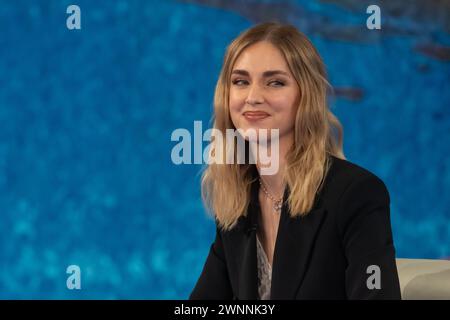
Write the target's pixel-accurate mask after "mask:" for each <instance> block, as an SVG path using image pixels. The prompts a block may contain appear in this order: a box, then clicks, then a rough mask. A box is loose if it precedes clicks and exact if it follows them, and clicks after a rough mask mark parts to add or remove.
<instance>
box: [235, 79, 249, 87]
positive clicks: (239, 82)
mask: <svg viewBox="0 0 450 320" xmlns="http://www.w3.org/2000/svg"><path fill="white" fill-rule="evenodd" d="M246 83H247V81H245V80H242V79H236V80H233V84H234V85H238V86H240V85H242V84H246Z"/></svg>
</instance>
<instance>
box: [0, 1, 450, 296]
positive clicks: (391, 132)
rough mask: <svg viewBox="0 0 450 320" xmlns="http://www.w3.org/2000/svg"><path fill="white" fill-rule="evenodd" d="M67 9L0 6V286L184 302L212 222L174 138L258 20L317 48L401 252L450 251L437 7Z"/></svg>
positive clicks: (277, 4) (137, 4)
mask: <svg viewBox="0 0 450 320" xmlns="http://www.w3.org/2000/svg"><path fill="white" fill-rule="evenodd" d="M385 2H387V1H385ZM72 3H74V2H73V1H60V0H42V1H33V0H22V1H0V48H1V49H0V214H1V224H0V271H1V273H0V298H69V299H72V298H73V299H83V298H89V299H90V298H99V299H115V298H138V299H140V298H153V299H167V298H186V297H187V296H188V294H189V292H190V290H191V289H192V287H193V285H194V284H195V281H196V280H197V277H198V275H199V273H200V271H201V268H202V267H203V263H204V261H205V258H206V255H207V253H208V250H209V246H210V244H211V241H212V240H213V236H214V228H213V223H212V220H210V219H208V218H207V216H206V214H205V211H204V208H203V206H202V203H201V200H200V189H199V172H200V170H201V166H199V165H191V166H175V165H173V164H172V162H171V159H170V152H171V148H172V147H173V145H174V144H175V143H173V142H171V141H170V135H171V132H172V131H173V130H174V129H176V128H188V129H191V130H192V128H193V121H194V120H202V121H204V123H205V124H206V123H208V121H209V119H210V116H211V111H212V97H213V91H214V86H215V81H216V79H217V76H218V72H219V70H220V67H221V61H222V56H223V53H224V50H225V47H226V45H227V44H228V43H229V42H230V41H231V40H232V39H233V38H234V37H235V36H237V34H238V33H239V32H241V31H242V30H244V29H245V28H247V27H249V26H251V25H252V24H253V23H256V22H260V21H264V20H268V19H277V20H279V21H283V22H289V23H292V24H295V25H296V26H298V27H299V29H301V30H302V31H304V32H305V33H306V34H307V35H308V36H310V38H311V39H312V41H313V42H314V44H315V45H316V46H317V47H318V49H319V51H320V52H321V54H322V56H323V58H324V60H325V63H326V65H327V67H328V71H329V75H330V80H331V83H332V84H333V85H334V86H335V87H336V91H337V98H336V100H335V103H333V106H332V107H333V110H334V112H335V113H336V114H337V115H338V117H339V118H340V119H341V121H342V123H343V125H344V133H345V143H344V148H345V153H346V155H347V157H348V159H349V160H350V161H352V162H355V163H357V164H359V165H361V166H364V167H366V168H368V169H369V170H371V171H373V172H374V173H376V174H377V175H378V176H380V177H381V178H382V179H383V180H384V181H385V183H386V185H387V186H388V188H389V191H390V194H391V200H392V203H391V212H392V221H393V231H394V237H395V244H396V248H397V256H398V257H408V258H447V257H449V256H450V223H449V222H450V193H449V191H448V190H450V161H449V160H450V159H449V157H450V143H449V141H448V137H449V134H450V109H449V107H450V104H449V102H450V90H448V85H449V80H450V64H449V61H450V49H449V45H450V36H449V30H450V28H449V23H450V21H449V12H450V10H447V9H449V5H448V2H444V1H442V2H430V3H429V4H426V3H425V1H407V2H406V1H404V3H405V4H404V5H403V4H402V3H401V2H399V1H389V5H388V3H384V4H380V7H381V10H382V30H379V31H371V30H368V29H367V28H366V26H365V22H366V18H367V16H368V15H367V14H366V12H365V10H366V8H367V6H368V5H369V4H372V3H377V1H370V2H369V1H329V0H328V1H320V2H319V1H145V0H141V1H139V0H130V1H125V0H123V1H119V0H103V1H86V0H78V1H76V2H75V3H76V4H77V5H79V6H80V8H81V12H82V15H81V17H82V18H81V22H82V29H81V30H75V31H70V30H68V29H67V28H66V18H67V14H66V8H67V6H68V5H69V4H72ZM71 264H76V265H79V266H80V268H81V270H82V289H81V290H79V291H77V290H74V291H70V290H68V289H67V288H66V278H67V276H68V275H67V274H66V273H65V271H66V267H67V266H68V265H71Z"/></svg>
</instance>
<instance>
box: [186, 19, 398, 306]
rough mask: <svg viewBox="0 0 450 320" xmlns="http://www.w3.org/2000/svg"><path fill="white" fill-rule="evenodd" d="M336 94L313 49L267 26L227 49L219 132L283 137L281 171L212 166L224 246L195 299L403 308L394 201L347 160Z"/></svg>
mask: <svg viewBox="0 0 450 320" xmlns="http://www.w3.org/2000/svg"><path fill="white" fill-rule="evenodd" d="M328 88H329V84H328V82H327V77H326V71H325V67H324V64H323V62H322V60H321V58H320V56H319V54H318V52H317V50H316V49H315V48H314V46H313V45H312V43H311V42H310V41H309V40H308V39H307V37H306V36H305V35H303V34H302V33H301V32H299V31H298V30H297V29H296V28H295V27H293V26H291V25H283V24H279V23H263V24H259V25H256V26H254V27H252V28H250V29H248V30H246V31H245V32H243V33H241V34H240V35H239V36H238V37H237V38H236V39H235V40H234V41H233V42H232V43H231V44H230V45H229V46H228V48H227V51H226V54H225V58H224V63H223V67H222V70H221V73H220V76H219V79H218V82H217V86H216V91H215V97H214V128H215V129H217V130H219V131H220V132H222V133H223V134H224V136H225V132H226V130H227V129H235V130H237V129H240V130H249V129H254V130H256V131H258V130H261V129H267V130H270V129H278V133H279V134H278V139H277V143H278V153H277V155H278V159H277V160H278V162H279V163H278V170H277V172H276V173H275V174H271V175H264V174H261V170H262V169H263V168H264V166H265V164H263V163H261V162H259V161H258V159H257V160H256V163H250V161H247V162H245V163H237V161H236V163H228V164H227V163H223V164H221V163H211V164H209V165H208V167H207V168H206V170H205V171H204V173H203V179H202V193H203V198H204V201H205V204H206V206H207V208H208V210H209V211H210V212H211V213H212V214H213V216H214V219H215V222H216V238H215V241H214V243H213V244H212V245H211V249H210V252H209V255H208V257H207V259H206V263H205V265H204V267H203V271H202V273H201V275H200V277H199V279H198V281H197V283H196V285H195V288H194V289H193V291H192V292H191V294H190V299H261V300H265V299H400V288H399V281H398V274H397V268H396V263H395V248H394V243H393V237H392V231H391V223H390V208H389V207H390V199H389V193H388V190H387V189H386V187H385V184H384V183H383V181H382V180H380V179H379V178H378V177H377V176H375V175H374V174H373V173H371V172H369V171H368V170H366V169H364V168H362V167H360V166H358V165H356V164H353V163H351V162H349V161H347V160H345V157H344V154H343V151H342V127H341V124H340V122H339V120H338V119H337V118H336V117H335V116H334V115H333V114H332V113H331V111H330V110H329V108H328V105H327V92H328ZM250 142H252V141H249V139H246V140H245V143H246V144H250ZM257 142H258V141H257ZM271 142H272V141H268V145H270V143H271ZM226 143H228V144H229V143H230V142H229V141H227V142H226ZM226 143H225V144H226ZM212 145H213V144H212ZM246 146H247V148H246V150H250V152H251V150H252V148H248V145H246ZM227 147H230V145H227ZM266 147H267V145H266ZM232 148H236V146H232ZM247 160H248V159H247Z"/></svg>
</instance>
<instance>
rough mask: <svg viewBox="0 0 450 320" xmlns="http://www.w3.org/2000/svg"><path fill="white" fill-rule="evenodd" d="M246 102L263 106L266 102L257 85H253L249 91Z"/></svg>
mask: <svg viewBox="0 0 450 320" xmlns="http://www.w3.org/2000/svg"><path fill="white" fill-rule="evenodd" d="M245 102H246V103H247V104H249V105H254V104H261V103H263V102H264V97H263V95H262V92H261V89H260V88H258V87H257V86H256V85H253V86H252V87H251V88H250V90H249V91H248V95H247V99H246V100H245Z"/></svg>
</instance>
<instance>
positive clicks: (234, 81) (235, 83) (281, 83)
mask: <svg viewBox="0 0 450 320" xmlns="http://www.w3.org/2000/svg"><path fill="white" fill-rule="evenodd" d="M240 81H247V80H243V79H235V80H233V81H232V83H233V84H234V85H237V86H239V84H238V82H240ZM273 82H277V83H278V84H279V85H277V87H284V82H282V81H279V80H273V81H270V82H269V84H271V83H273Z"/></svg>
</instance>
